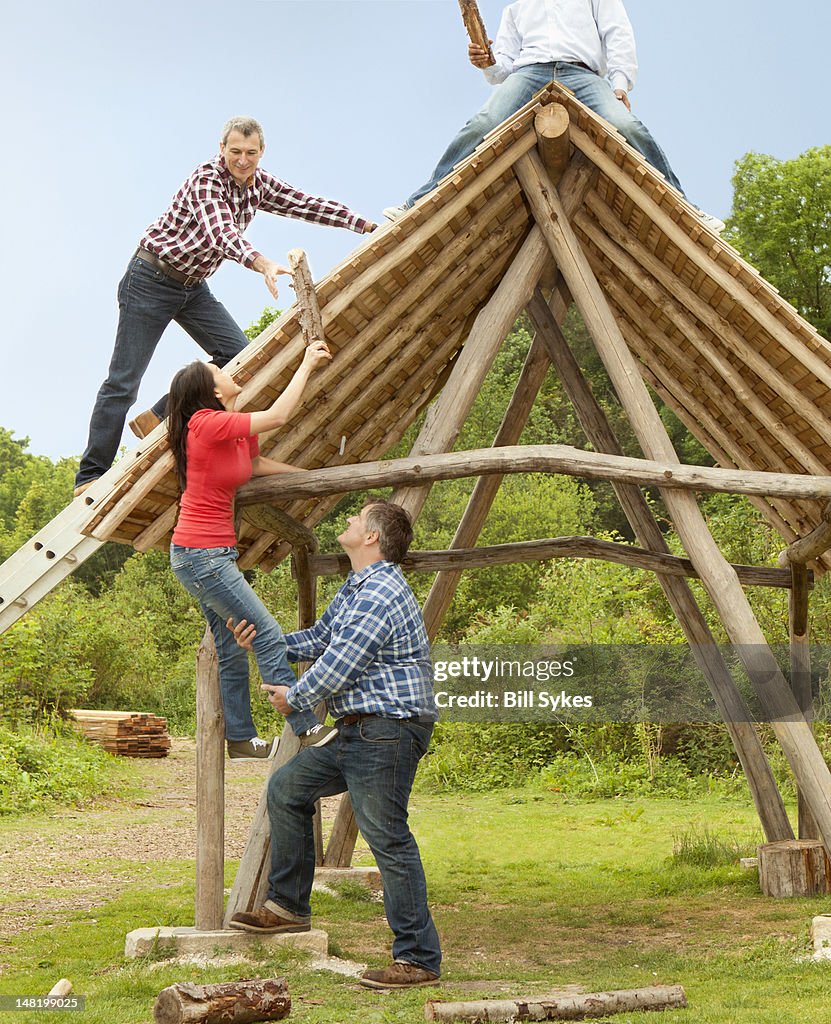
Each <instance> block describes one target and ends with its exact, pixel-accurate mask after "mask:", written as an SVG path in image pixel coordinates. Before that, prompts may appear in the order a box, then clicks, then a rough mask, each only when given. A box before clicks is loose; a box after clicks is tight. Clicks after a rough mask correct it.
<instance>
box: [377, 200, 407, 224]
mask: <svg viewBox="0 0 831 1024" xmlns="http://www.w3.org/2000/svg"><path fill="white" fill-rule="evenodd" d="M408 209H409V207H408V206H404V204H403V203H402V205H401V206H388V207H387V208H386V210H383V211H382V212H383V214H384V216H385V217H386V218H387V220H400V219H401V218H402V217H403V216H404V214H405V213H406V212H407V210H408Z"/></svg>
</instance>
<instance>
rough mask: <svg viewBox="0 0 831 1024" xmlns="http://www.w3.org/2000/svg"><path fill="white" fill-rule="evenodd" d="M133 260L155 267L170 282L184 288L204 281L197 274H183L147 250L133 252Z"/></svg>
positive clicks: (140, 249)
mask: <svg viewBox="0 0 831 1024" xmlns="http://www.w3.org/2000/svg"><path fill="white" fill-rule="evenodd" d="M135 258H136V259H138V260H141V261H142V263H149V264H150V266H151V267H155V268H156V269H157V270H160V271H161V272H162V273H163V274H164V276H165V277H169V278H170V279H171V281H176V282H178V283H179V284H183V285H184V286H185V288H192V287H193V286H194V285H195V284H201V283H202V281H204V280H205V278H204V277H201V276H200V275H198V274H191V275H190V276H188V275H187V274H183V273H182V271H181V270H176V269H174V268H173V267H171V265H170V264H169V263H166V262H165V261H164V260H163V259H162V258H161V256H157V255H156V254H155V253H154V252H150V250H149V249H142V248H141V247H139V248H138V249H136V251H135Z"/></svg>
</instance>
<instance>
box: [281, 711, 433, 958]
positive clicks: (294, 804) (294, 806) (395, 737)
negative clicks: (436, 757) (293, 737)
mask: <svg viewBox="0 0 831 1024" xmlns="http://www.w3.org/2000/svg"><path fill="white" fill-rule="evenodd" d="M432 733H433V725H432V723H431V722H420V721H418V720H416V719H395V718H377V717H370V718H363V719H361V721H360V722H357V723H356V724H354V725H341V726H340V728H339V731H338V736H337V738H336V739H335V740H333V741H332V742H331V743H329V744H327V745H326V746H325V747H307V748H306V749H305V750H301V751H300V753H299V754H298V755H297V757H295V758H293V759H292V760H291V761H289V762H288V764H285V765H283V767H282V768H280V769H278V770H277V771H276V772H275V773H274V774H273V775H272V776H271V778H270V779H269V783H268V815H269V819H270V821H271V874H270V875H269V877H268V882H269V893H268V895H269V899H268V901H267V903H266V906H267V907H268V908H269V909H270V910H272V911H273V912H274V913H276V914H279V915H280V916H281V917H284V918H286V919H288V920H289V921H295V922H297V923H302V924H305V923H306V922H308V921H309V920H310V919H311V906H310V904H309V895H310V893H311V890H312V882H313V880H314V870H315V845H314V834H313V831H312V815H313V814H314V808H315V801H316V800H318V799H319V798H320V797H323V796H332V795H334V794H335V793H343V792H344V790H348V791H349V795H350V797H351V798H352V807H353V809H354V811H355V820H356V821H357V823H358V828H359V829H360V830H361V834H362V835H363V837H364V839H365V840H366V841H367V843H368V844H369V848H370V850H371V851H372V853H373V855H374V857H375V863H376V864H377V865H378V870H379V871H380V872H381V878H382V880H383V882H384V910H385V911H386V915H387V921H388V922H389V926H390V928H391V929H392V930H393V933H394V934H395V941H394V942H393V946H392V955H393V959H395V960H405V961H407V962H408V963H412V964H417V965H418V966H419V967H423V968H425V969H426V970H428V971H433V972H434V973H435V974H438V973H439V969H440V965H441V948H440V945H439V936H438V932H437V931H436V926H435V924H434V923H433V918H432V916H431V914H430V910H429V908H428V906H427V883H426V882H425V879H424V869H423V867H422V865H421V857H420V855H419V852H418V846H417V845H416V841H415V838H414V837H413V834H412V832H411V831H410V828H409V825H408V824H407V804H408V802H409V799H410V790H411V788H412V785H413V779H414V778H415V773H416V767H417V766H418V762H419V761H420V760H421V758H422V757H423V756H424V754H425V752H426V751H427V747H428V745H429V743H430V736H431V735H432Z"/></svg>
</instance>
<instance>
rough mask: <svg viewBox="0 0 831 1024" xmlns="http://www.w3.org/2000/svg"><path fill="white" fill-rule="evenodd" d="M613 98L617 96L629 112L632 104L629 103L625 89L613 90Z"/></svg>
mask: <svg viewBox="0 0 831 1024" xmlns="http://www.w3.org/2000/svg"><path fill="white" fill-rule="evenodd" d="M615 96H617V98H618V99H619V100H620V102H621V103H622V104H623V105H624V107H626V109H627V110H628V111H630V112H631V110H632V104H631V103H630V102H629V93H628V92H627V91H626V90H625V89H615Z"/></svg>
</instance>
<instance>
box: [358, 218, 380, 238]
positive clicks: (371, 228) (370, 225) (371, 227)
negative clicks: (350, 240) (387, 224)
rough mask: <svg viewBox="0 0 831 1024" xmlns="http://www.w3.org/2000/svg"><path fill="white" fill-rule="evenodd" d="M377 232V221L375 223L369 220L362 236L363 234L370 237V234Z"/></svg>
mask: <svg viewBox="0 0 831 1024" xmlns="http://www.w3.org/2000/svg"><path fill="white" fill-rule="evenodd" d="M377 230H378V225H377V224H376V223H375V221H374V220H368V221H367V222H366V223H365V224H364V229H363V231H362V232H361V234H362V235H368V234H370V233H371V232H373V231H377Z"/></svg>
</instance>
